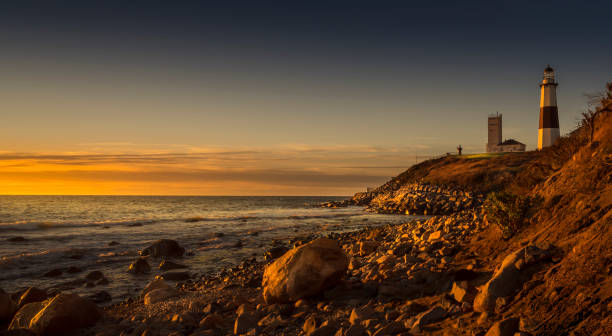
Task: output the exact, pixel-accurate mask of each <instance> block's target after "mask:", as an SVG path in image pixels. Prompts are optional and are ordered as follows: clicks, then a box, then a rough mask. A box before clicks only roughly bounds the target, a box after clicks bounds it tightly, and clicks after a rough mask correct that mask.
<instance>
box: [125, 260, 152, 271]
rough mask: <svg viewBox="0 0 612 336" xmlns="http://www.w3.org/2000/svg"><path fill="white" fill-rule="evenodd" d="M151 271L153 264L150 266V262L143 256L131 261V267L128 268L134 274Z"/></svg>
mask: <svg viewBox="0 0 612 336" xmlns="http://www.w3.org/2000/svg"><path fill="white" fill-rule="evenodd" d="M150 271H151V266H149V263H148V262H147V261H146V260H145V259H142V258H140V259H138V260H136V261H134V262H133V263H131V264H130V267H129V268H128V272H130V273H134V274H144V273H149V272H150Z"/></svg>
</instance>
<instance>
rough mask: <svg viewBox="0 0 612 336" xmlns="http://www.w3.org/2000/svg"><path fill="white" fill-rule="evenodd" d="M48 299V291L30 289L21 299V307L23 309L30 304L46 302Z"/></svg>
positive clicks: (19, 304)
mask: <svg viewBox="0 0 612 336" xmlns="http://www.w3.org/2000/svg"><path fill="white" fill-rule="evenodd" d="M46 299H47V291H46V290H44V289H40V288H36V287H30V288H28V289H27V290H26V291H25V292H23V294H21V297H20V298H19V303H18V306H19V307H23V306H25V305H26V304H28V303H32V302H40V301H45V300H46Z"/></svg>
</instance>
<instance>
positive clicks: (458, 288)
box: [451, 281, 469, 302]
mask: <svg viewBox="0 0 612 336" xmlns="http://www.w3.org/2000/svg"><path fill="white" fill-rule="evenodd" d="M468 289H469V287H468V284H467V281H459V282H453V288H452V289H451V295H452V296H453V298H454V299H455V300H456V301H457V302H468V301H469V300H468Z"/></svg>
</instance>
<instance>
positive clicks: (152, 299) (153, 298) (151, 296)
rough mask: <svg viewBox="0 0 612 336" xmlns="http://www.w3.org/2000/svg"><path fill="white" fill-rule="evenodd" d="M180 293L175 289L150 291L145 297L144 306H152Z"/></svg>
mask: <svg viewBox="0 0 612 336" xmlns="http://www.w3.org/2000/svg"><path fill="white" fill-rule="evenodd" d="M178 295H179V293H178V291H177V290H176V289H174V288H159V289H154V290H152V291H149V292H147V293H146V294H145V296H144V304H146V305H150V304H154V303H157V302H160V301H164V300H166V299H169V298H172V297H175V296H178Z"/></svg>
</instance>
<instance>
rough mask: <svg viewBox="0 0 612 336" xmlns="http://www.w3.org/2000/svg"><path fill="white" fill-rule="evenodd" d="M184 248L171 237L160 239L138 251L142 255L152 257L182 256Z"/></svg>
mask: <svg viewBox="0 0 612 336" xmlns="http://www.w3.org/2000/svg"><path fill="white" fill-rule="evenodd" d="M184 253H185V249H184V248H183V247H181V246H180V245H179V244H178V243H177V242H176V241H174V240H171V239H160V240H158V241H156V242H154V243H153V244H151V245H149V247H147V248H145V249H144V250H142V251H140V254H141V255H143V256H152V257H182V256H183V254H184Z"/></svg>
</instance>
